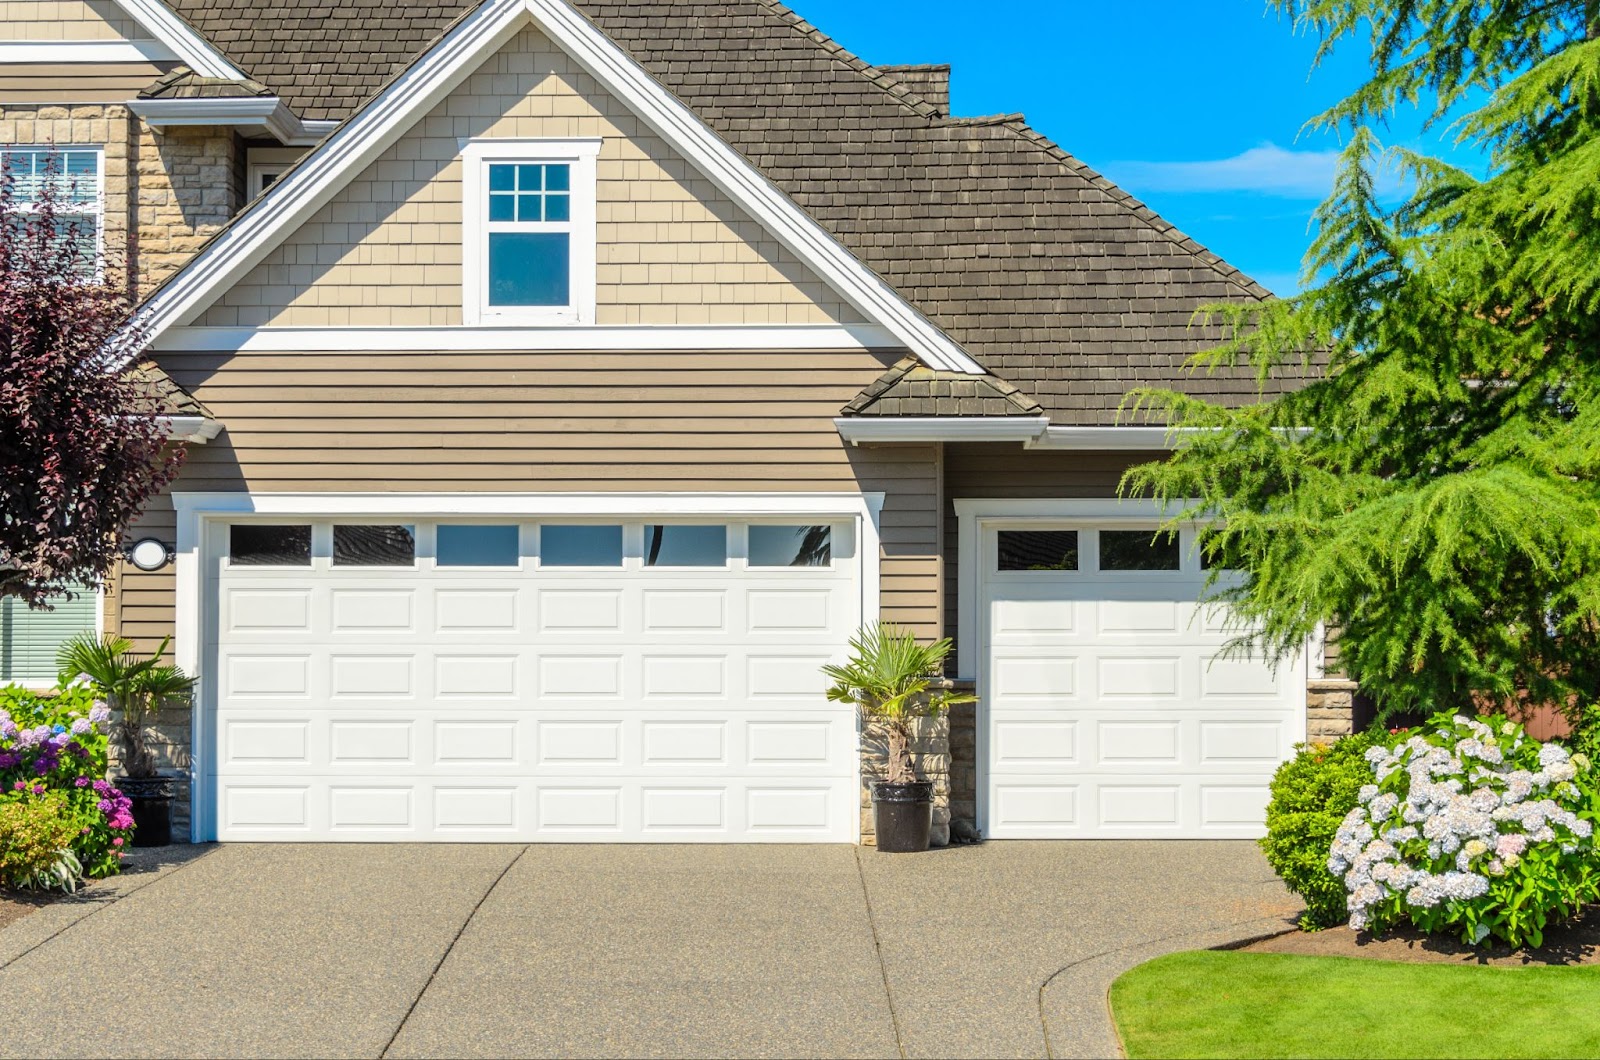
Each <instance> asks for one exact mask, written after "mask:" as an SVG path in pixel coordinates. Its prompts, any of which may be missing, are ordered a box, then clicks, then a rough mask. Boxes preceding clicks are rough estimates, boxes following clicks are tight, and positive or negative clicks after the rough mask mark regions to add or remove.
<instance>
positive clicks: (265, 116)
mask: <svg viewBox="0 0 1600 1060" xmlns="http://www.w3.org/2000/svg"><path fill="white" fill-rule="evenodd" d="M128 109H129V110H131V111H133V112H134V113H135V114H137V115H138V116H139V117H140V118H141V119H143V120H144V123H145V124H146V125H148V126H150V127H151V128H152V129H165V128H168V127H170V126H174V125H213V126H230V127H236V128H257V127H259V128H261V129H262V130H264V131H265V132H266V133H267V134H268V135H269V136H271V137H272V138H273V139H275V140H277V141H278V142H279V143H281V144H310V143H315V142H316V139H320V137H316V138H315V139H314V138H312V135H311V134H310V133H309V132H307V130H306V126H305V123H303V122H302V121H301V120H300V119H299V118H298V117H297V116H296V115H295V113H294V112H293V111H292V110H290V109H289V108H288V107H286V106H284V104H283V101H282V100H281V99H279V98H278V97H276V96H244V97H235V98H216V97H207V96H202V97H199V98H195V99H131V100H129V101H128Z"/></svg>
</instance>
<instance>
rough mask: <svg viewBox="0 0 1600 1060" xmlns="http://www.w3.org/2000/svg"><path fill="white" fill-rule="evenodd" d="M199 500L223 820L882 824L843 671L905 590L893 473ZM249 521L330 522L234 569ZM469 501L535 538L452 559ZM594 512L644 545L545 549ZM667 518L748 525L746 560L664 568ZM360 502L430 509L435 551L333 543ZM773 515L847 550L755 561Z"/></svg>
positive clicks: (636, 833)
mask: <svg viewBox="0 0 1600 1060" xmlns="http://www.w3.org/2000/svg"><path fill="white" fill-rule="evenodd" d="M174 502H175V505H176V508H177V515H178V526H177V531H178V532H177V538H178V544H177V550H178V554H177V568H176V581H177V601H178V612H177V637H176V642H175V652H176V656H177V660H178V662H179V663H180V665H182V666H184V667H185V668H186V669H190V670H191V672H195V673H197V674H198V675H199V678H200V684H199V689H198V691H197V697H196V705H197V709H196V710H195V711H194V714H193V727H194V729H193V734H192V741H193V742H192V746H193V748H194V752H193V758H192V763H191V777H192V780H193V783H194V805H195V813H194V824H193V834H194V838H195V839H197V840H205V839H212V838H222V839H261V840H271V839H282V840H302V841H303V840H307V839H325V840H329V839H331V840H354V841H361V840H394V839H401V838H405V839H423V840H436V841H438V840H448V841H457V842H459V841H506V840H508V839H513V840H514V839H520V840H536V841H556V842H560V841H572V842H580V841H581V842H592V841H631V842H650V841H673V842H696V841H702V842H854V841H856V840H857V838H858V826H859V815H858V809H857V799H858V791H859V782H860V780H859V759H858V750H857V747H858V740H859V736H858V732H857V727H856V723H855V718H854V713H853V711H851V710H850V709H849V708H848V707H841V706H840V705H837V704H828V703H827V702H826V701H825V700H824V699H823V698H822V696H821V694H820V691H821V685H820V675H819V674H818V673H817V668H818V666H819V665H820V664H821V663H822V662H824V661H828V660H830V659H836V658H838V657H840V656H841V655H842V653H843V651H844V650H845V641H846V640H847V639H848V637H849V636H850V635H851V634H852V633H854V631H855V629H856V628H857V626H858V625H859V624H860V623H861V622H863V621H870V620H872V619H873V618H875V617H876V616H877V614H878V595H879V573H878V554H879V534H878V525H877V524H878V514H879V512H880V511H881V507H882V503H883V496H882V495H881V494H861V493H830V494H765V493H763V494H742V493H741V494H460V495H438V494H431V495H419V494H388V493H386V494H245V493H226V494H204V493H178V494H175V495H174ZM241 522H254V523H267V524H277V523H290V522H292V523H307V524H310V525H311V526H312V527H313V535H314V537H313V542H314V544H313V550H312V556H313V558H312V559H310V560H309V561H308V562H307V564H303V565H299V566H294V567H262V566H245V567H240V566H235V565H231V564H230V563H229V561H228V559H227V552H228V540H229V539H228V527H229V526H230V525H233V524H237V523H241ZM457 522H480V523H491V524H501V525H503V524H508V523H514V524H516V525H518V527H519V531H518V533H519V544H520V550H519V556H520V557H521V558H520V559H519V560H518V561H517V564H516V565H515V566H514V567H511V568H496V569H482V568H477V569H474V568H463V567H455V566H449V565H445V564H439V563H436V562H435V559H434V557H435V556H436V555H437V551H436V548H435V545H434V541H435V535H436V533H437V530H436V527H437V524H439V523H446V524H449V523H457ZM571 522H578V523H601V524H607V525H610V524H620V525H622V526H623V527H624V546H623V548H624V555H625V556H626V557H628V558H626V559H625V560H623V561H622V565H621V566H616V567H608V568H605V569H601V568H583V569H579V568H557V567H552V566H549V565H546V564H544V563H543V562H542V560H536V559H535V558H534V557H535V556H536V555H537V554H538V551H539V549H538V546H537V545H536V544H535V542H537V541H539V540H540V536H541V535H542V534H543V532H544V531H543V529H542V528H543V527H545V526H547V525H549V524H552V523H554V524H560V523H571ZM653 522H661V523H667V524H671V523H690V524H695V523H701V524H704V523H711V524H715V525H719V526H725V527H727V528H728V536H727V537H726V544H727V559H726V561H725V562H724V563H723V564H722V565H720V566H719V565H715V564H713V565H710V566H706V567H696V568H688V567H671V568H669V567H662V566H651V565H649V564H648V563H647V562H646V561H645V560H644V559H643V555H644V548H643V546H642V544H641V542H642V541H643V539H644V533H645V530H644V526H645V525H646V524H651V523H653ZM349 523H378V524H394V523H400V524H406V525H410V526H413V527H414V528H415V533H416V541H417V551H416V560H415V562H414V563H413V564H412V565H411V566H399V567H391V568H384V569H380V568H356V567H348V566H346V567H340V566H338V565H330V563H331V561H330V558H329V557H330V554H331V552H330V541H331V540H332V536H333V533H334V531H333V529H332V527H333V526H334V525H336V524H349ZM774 524H777V525H790V524H801V525H818V524H824V525H828V526H830V527H832V528H833V541H834V544H835V552H834V556H833V558H832V560H831V562H829V563H827V564H825V565H823V566H814V567H794V568H784V567H778V568H768V567H761V566H759V565H757V564H753V563H751V562H749V561H748V559H747V557H748V556H749V555H750V553H749V551H747V549H746V544H745V543H746V542H747V541H748V540H752V539H753V536H754V535H753V534H752V533H751V532H750V531H749V529H748V528H749V527H750V526H752V525H755V526H761V525H774ZM747 535H749V536H747ZM252 609H253V610H252ZM563 609H565V610H563ZM696 616H699V617H696ZM691 620H692V621H691ZM463 622H464V623H465V625H463V624H462V623H463ZM686 623H687V624H686ZM468 626H470V627H472V628H471V629H468V628H467V627H468ZM480 627H481V628H480ZM486 741H487V743H486ZM486 746H488V747H490V748H491V750H485V747H486ZM479 759H482V760H481V761H480V760H479Z"/></svg>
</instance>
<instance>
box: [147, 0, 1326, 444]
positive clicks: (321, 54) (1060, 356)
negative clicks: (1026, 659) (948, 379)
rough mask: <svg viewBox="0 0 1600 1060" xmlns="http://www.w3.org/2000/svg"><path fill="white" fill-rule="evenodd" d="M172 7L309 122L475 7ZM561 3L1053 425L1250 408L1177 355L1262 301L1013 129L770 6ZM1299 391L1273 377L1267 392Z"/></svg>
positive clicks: (345, 0) (401, 1)
mask: <svg viewBox="0 0 1600 1060" xmlns="http://www.w3.org/2000/svg"><path fill="white" fill-rule="evenodd" d="M171 3H172V5H173V7H174V8H175V9H177V10H178V11H179V12H180V13H181V14H183V15H184V16H185V17H186V18H187V19H189V20H190V21H192V22H193V23H194V24H195V25H196V27H197V28H199V29H200V30H201V31H202V32H203V33H205V34H206V35H207V36H208V37H209V38H210V39H211V40H213V41H214V42H215V43H217V44H218V45H219V46H220V47H222V48H223V49H224V50H226V51H227V52H228V54H229V55H230V56H232V57H233V58H234V59H235V61H236V62H238V63H239V64H240V65H242V66H245V67H246V68H247V69H248V70H249V72H250V74H251V76H253V77H255V78H257V79H258V80H261V81H263V82H264V83H266V84H267V85H269V86H270V87H272V88H273V89H274V90H275V91H277V92H278V93H279V94H280V95H281V96H282V97H283V98H284V99H285V100H286V101H288V102H290V104H291V105H292V106H294V107H296V108H297V109H298V110H300V111H301V112H302V113H303V115H304V116H305V117H308V118H316V117H326V118H342V117H345V116H347V115H348V114H349V112H350V110H351V109H352V108H353V107H354V106H355V103H356V101H357V100H359V99H361V98H365V96H366V95H369V94H371V93H372V92H374V91H376V90H377V89H378V88H379V87H380V86H381V85H382V84H383V83H384V80H385V79H386V78H387V77H390V76H392V73H393V71H394V70H395V69H396V68H397V67H400V68H403V67H404V66H405V65H406V64H407V63H409V62H410V61H411V60H412V59H413V58H414V56H415V54H416V52H417V51H419V50H421V49H422V48H423V47H424V46H426V44H427V43H428V42H429V41H431V40H433V39H435V38H437V37H438V36H439V35H440V34H441V33H442V32H443V31H444V30H445V29H446V28H447V27H448V26H449V25H450V24H451V23H452V21H453V20H456V19H458V18H460V17H461V16H462V15H463V13H464V12H467V11H469V10H471V9H472V8H473V7H474V6H475V5H474V4H472V3H467V2H464V0H453V2H451V0H446V2H439V0H433V2H426V0H171ZM576 7H577V8H578V9H579V10H580V11H581V12H582V13H583V14H584V15H585V16H587V18H588V19H589V20H592V22H593V24H594V25H595V26H597V27H598V28H599V29H600V30H602V31H603V32H604V33H605V34H606V35H607V36H608V37H610V38H611V39H612V40H613V41H615V42H617V44H619V45H620V46H621V47H622V48H623V49H624V50H625V51H626V52H627V53H628V54H629V55H631V56H632V57H633V59H634V60H636V61H637V62H638V63H639V64H640V65H641V66H643V67H644V69H645V70H647V71H649V72H650V73H651V74H652V75H654V77H655V78H656V79H657V80H658V81H659V82H660V83H661V84H662V85H664V86H665V87H666V88H667V89H668V90H670V91H671V93H673V94H674V95H675V96H677V97H678V99H680V100H682V101H683V102H684V103H685V104H686V105H687V106H688V108H689V109H690V110H692V111H693V113H694V114H695V116H696V117H697V118H698V119H699V120H700V121H703V122H704V123H705V124H706V125H708V126H709V127H710V128H711V129H713V130H715V132H716V133H717V134H718V136H720V137H721V139H722V140H723V141H725V142H726V143H727V144H729V145H731V146H732V147H733V148H735V149H736V150H737V151H738V152H740V153H741V154H742V155H743V156H744V157H745V158H746V159H748V160H749V161H750V162H751V163H752V164H753V165H754V166H755V168H756V169H757V170H759V171H760V173H762V174H763V175H764V176H765V177H766V178H767V179H768V180H770V181H771V182H772V183H773V184H774V185H776V186H777V187H778V188H779V189H781V190H782V191H783V192H784V193H786V194H787V196H788V197H789V198H790V199H792V200H793V201H794V202H795V203H797V204H798V205H799V206H800V207H801V208H803V209H804V210H805V212H806V213H808V214H809V215H810V216H811V217H812V218H814V219H815V220H816V221H817V222H819V223H820V224H821V226H822V227H823V228H825V229H826V230H827V231H828V232H829V233H830V234H831V235H832V236H833V237H835V238H836V239H837V240H838V241H839V242H840V243H842V244H843V245H844V246H846V247H847V248H849V250H850V251H851V252H853V253H854V254H855V256H856V257H857V258H858V259H860V260H861V261H862V262H864V263H865V264H866V265H867V266H868V267H869V268H871V269H872V270H873V271H875V272H876V273H877V274H878V275H879V276H880V277H882V278H883V280H884V281H886V282H887V283H888V284H889V285H890V286H891V287H893V288H894V289H895V290H896V291H898V292H899V294H900V295H902V296H903V297H904V298H905V299H906V300H907V301H909V302H910V303H911V304H912V305H914V306H916V307H917V309H918V310H920V311H921V312H922V313H923V314H925V315H926V316H927V317H928V318H929V319H930V320H931V321H932V322H933V323H934V324H935V325H937V326H938V327H939V328H940V329H942V330H943V331H944V332H945V333H946V334H947V335H949V336H950V337H951V338H952V339H954V340H955V342H957V343H959V344H960V346H961V348H962V349H964V350H965V351H966V352H967V353H969V354H971V355H972V356H973V357H975V358H976V359H977V360H978V361H980V362H981V363H982V364H983V365H984V366H986V367H987V368H988V369H990V370H991V371H992V372H994V373H995V374H996V375H998V376H1000V377H1002V378H1004V379H1006V380H1009V381H1010V382H1011V383H1013V384H1015V385H1016V386H1018V387H1020V388H1021V389H1022V390H1023V391H1025V392H1027V393H1028V394H1031V395H1032V396H1034V397H1035V398H1037V399H1038V400H1039V402H1040V404H1041V405H1042V406H1043V407H1044V409H1045V411H1046V412H1047V413H1048V414H1049V416H1050V418H1051V420H1052V422H1055V423H1061V424H1073V425H1102V424H1110V423H1113V422H1115V420H1116V417H1117V409H1118V407H1119V405H1120V403H1121V400H1122V397H1123V395H1124V393H1125V392H1126V391H1127V390H1128V389H1130V388H1131V387H1134V386H1140V385H1146V384H1149V385H1163V386H1177V387H1179V388H1181V389H1185V390H1188V391H1190V392H1192V393H1197V394H1203V395H1205V396H1207V397H1208V398H1210V399H1212V400H1218V401H1223V402H1226V403H1231V404H1241V403H1247V402H1249V401H1253V400H1255V399H1256V398H1257V397H1258V396H1259V393H1260V392H1259V389H1258V387H1257V385H1256V381H1255V378H1254V376H1253V374H1252V373H1251V372H1250V371H1248V370H1224V371H1217V372H1214V373H1211V374H1206V375H1190V374H1188V373H1187V371H1186V361H1187V359H1188V358H1189V357H1190V356H1191V355H1192V354H1193V353H1194V352H1195V351H1197V350H1199V349H1203V348H1205V347H1206V346H1208V345H1211V344H1212V343H1214V342H1216V341H1217V340H1218V339H1220V338H1221V337H1222V335H1221V333H1220V331H1218V330H1217V329H1214V328H1210V327H1203V326H1198V325H1195V324H1194V323H1193V319H1192V318H1193V315H1194V312H1195V310H1196V309H1197V308H1198V307H1200V306H1202V305H1205V304H1207V303H1210V302H1215V301H1222V300H1235V299H1238V300H1257V299H1262V298H1266V297H1269V292H1267V291H1266V290H1265V289H1264V288H1262V287H1260V286H1259V285H1258V284H1256V283H1254V282H1253V281H1252V280H1250V279H1249V277H1247V276H1245V275H1244V274H1242V273H1241V272H1239V271H1238V270H1237V269H1234V268H1232V267H1231V266H1229V265H1228V264H1227V263H1226V262H1224V261H1222V260H1221V259H1220V258H1218V257H1217V256H1216V255H1214V254H1212V253H1210V252H1209V251H1207V250H1206V249H1205V248H1204V247H1202V246H1200V245H1199V244H1198V243H1196V242H1195V241H1193V240H1192V239H1189V238H1188V237H1186V236H1185V235H1184V234H1183V233H1181V232H1179V231H1178V230H1177V229H1176V228H1175V227H1174V226H1172V225H1171V224H1169V223H1168V222H1166V221H1165V220H1163V219H1162V218H1161V217H1159V216H1158V215H1156V214H1155V213H1154V212H1153V211H1151V210H1149V209H1148V208H1147V207H1145V206H1144V204H1142V203H1141V202H1139V201H1138V200H1137V199H1135V198H1134V197H1133V196H1131V195H1129V194H1127V193H1126V192H1124V191H1122V190H1121V189H1120V188H1118V187H1116V186H1115V185H1114V184H1112V183H1111V182H1110V181H1109V180H1107V179H1105V178H1104V177H1103V176H1101V175H1100V174H1098V173H1096V172H1095V171H1094V170H1092V169H1090V168H1089V167H1088V166H1086V165H1084V164H1083V163H1082V162H1081V161H1079V160H1078V159H1076V158H1074V157H1073V156H1072V155H1070V154H1068V153H1067V152H1066V151H1064V150H1062V149H1061V148H1060V147H1059V146H1057V145H1056V144H1055V143H1053V142H1051V141H1050V140H1049V139H1047V138H1045V137H1044V136H1042V135H1040V134H1039V133H1037V132H1036V131H1034V130H1032V129H1031V128H1029V127H1028V126H1027V125H1026V123H1025V122H1024V121H1023V119H1022V118H1021V116H1020V115H1000V116H995V117H990V118H978V119H972V118H965V119H963V118H946V117H944V116H942V114H941V113H940V110H939V108H938V107H936V106H935V105H934V104H932V103H930V102H928V101H927V100H925V99H923V98H921V97H920V96H919V95H918V94H917V92H916V89H915V87H914V86H912V85H908V84H906V83H904V81H903V80H901V79H898V78H896V77H895V76H894V75H893V74H891V73H888V72H885V71H883V70H881V69H878V68H876V67H873V66H870V65H869V64H867V63H865V62H863V61H862V60H861V59H859V58H857V57H855V56H854V55H851V54H850V53H849V52H847V51H845V50H844V49H843V48H841V47H840V46H839V45H838V44H836V43H835V42H833V41H832V40H830V39H828V38H827V37H826V36H824V35H823V34H822V33H820V32H819V31H818V30H816V29H815V27H813V26H811V25H809V24H808V23H806V22H805V21H804V20H802V19H801V18H800V17H799V16H798V15H796V14H795V13H794V12H792V11H790V10H789V9H788V8H786V7H784V6H782V5H781V4H778V3H776V2H775V0H720V2H702V0H576ZM357 27H359V29H358V28H357ZM354 42H359V43H354ZM319 108H321V109H319ZM1301 381H1302V377H1300V376H1297V375H1295V374H1294V373H1293V372H1292V371H1288V372H1285V374H1284V375H1283V377H1282V378H1280V379H1278V380H1277V381H1276V382H1275V383H1274V387H1273V391H1274V392H1275V391H1281V390H1285V389H1289V388H1292V387H1294V386H1296V385H1298V384H1299V383H1300V382H1301Z"/></svg>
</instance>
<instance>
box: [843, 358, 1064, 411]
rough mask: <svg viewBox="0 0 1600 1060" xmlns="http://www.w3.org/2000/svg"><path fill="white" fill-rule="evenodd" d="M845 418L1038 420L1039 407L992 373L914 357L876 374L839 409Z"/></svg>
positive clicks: (1035, 402)
mask: <svg viewBox="0 0 1600 1060" xmlns="http://www.w3.org/2000/svg"><path fill="white" fill-rule="evenodd" d="M839 411H840V412H841V413H842V414H843V415H846V416H1042V415H1044V410H1043V409H1042V408H1040V407H1039V403H1038V402H1037V401H1035V400H1033V399H1032V398H1030V397H1028V396H1027V395H1026V394H1024V393H1023V392H1022V391H1020V390H1018V389H1017V388H1016V387H1014V386H1012V385H1011V384H1010V383H1008V382H1006V381H1005V380H1004V379H998V378H996V377H994V376H992V375H966V374H963V373H961V372H941V371H938V370H937V369H934V368H929V367H928V366H927V365H924V364H923V363H922V362H920V361H918V360H916V359H915V358H913V357H907V358H905V359H903V360H901V361H900V362H899V363H898V364H896V365H895V366H894V367H893V368H890V369H889V370H888V371H887V372H884V373H883V374H882V375H880V376H879V377H878V378H877V379H876V380H874V381H873V383H872V384H871V385H870V386H868V387H867V388H866V389H865V390H863V391H861V393H859V394H857V395H856V396H855V400H853V401H851V402H850V404H848V405H846V406H845V407H844V408H842V409H840V410H839Z"/></svg>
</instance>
